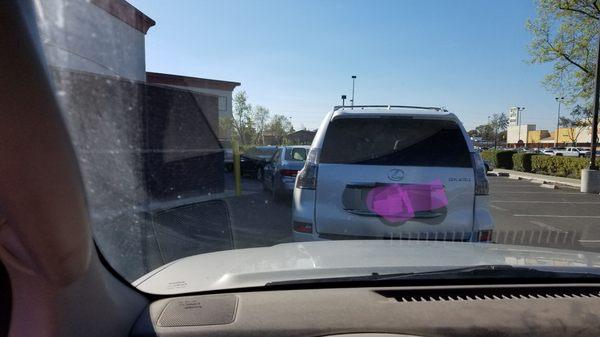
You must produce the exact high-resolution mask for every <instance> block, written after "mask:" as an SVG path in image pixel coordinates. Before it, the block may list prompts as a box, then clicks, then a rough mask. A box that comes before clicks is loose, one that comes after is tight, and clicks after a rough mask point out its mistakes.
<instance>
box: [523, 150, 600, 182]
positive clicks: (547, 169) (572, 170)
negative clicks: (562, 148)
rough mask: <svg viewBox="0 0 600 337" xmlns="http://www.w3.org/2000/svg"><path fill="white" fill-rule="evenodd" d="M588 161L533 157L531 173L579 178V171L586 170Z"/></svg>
mask: <svg viewBox="0 0 600 337" xmlns="http://www.w3.org/2000/svg"><path fill="white" fill-rule="evenodd" d="M588 165H589V159H587V158H573V157H560V156H558V157H557V156H544V155H535V156H532V157H531V172H534V173H540V174H548V175H552V176H557V177H567V178H581V170H582V169H584V168H587V167H588Z"/></svg>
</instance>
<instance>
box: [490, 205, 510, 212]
mask: <svg viewBox="0 0 600 337" xmlns="http://www.w3.org/2000/svg"><path fill="white" fill-rule="evenodd" d="M490 207H491V208H495V209H497V210H499V211H508V210H507V209H505V208H502V207H498V206H496V205H490Z"/></svg>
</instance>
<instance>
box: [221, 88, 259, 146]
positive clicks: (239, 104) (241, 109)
mask: <svg viewBox="0 0 600 337" xmlns="http://www.w3.org/2000/svg"><path fill="white" fill-rule="evenodd" d="M252 117H253V116H252V105H251V104H250V103H248V96H247V95H246V92H245V91H240V92H237V93H236V94H235V95H234V96H233V118H231V120H230V121H229V122H230V123H231V130H232V135H231V136H232V137H233V138H234V139H235V140H237V141H238V142H239V143H240V144H241V145H248V144H250V143H251V142H252V140H253V138H254V133H255V130H254V121H253V118H252ZM226 123H227V122H224V124H226Z"/></svg>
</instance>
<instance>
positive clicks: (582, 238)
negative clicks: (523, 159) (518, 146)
mask: <svg viewBox="0 0 600 337" xmlns="http://www.w3.org/2000/svg"><path fill="white" fill-rule="evenodd" d="M488 179H489V181H490V210H491V212H492V215H493V217H494V221H495V223H496V232H497V233H496V237H499V236H501V235H502V236H504V238H506V236H507V234H508V233H511V234H510V236H511V237H512V238H513V241H515V239H514V238H515V237H517V235H518V236H519V237H520V240H516V241H517V242H515V243H518V244H526V245H533V246H548V247H558V248H567V249H581V250H591V251H600V196H599V195H595V194H585V193H581V192H579V190H577V189H573V188H569V187H561V188H559V189H547V188H543V187H540V184H535V183H532V182H529V181H527V180H513V179H509V178H507V177H493V176H491V177H488ZM501 233H503V234H501ZM535 233H537V234H535ZM523 237H524V238H523ZM502 243H512V242H510V240H508V241H506V242H502Z"/></svg>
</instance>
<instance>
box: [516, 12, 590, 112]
mask: <svg viewBox="0 0 600 337" xmlns="http://www.w3.org/2000/svg"><path fill="white" fill-rule="evenodd" d="M527 29H528V30H529V31H530V32H531V33H532V34H533V39H532V41H531V43H530V45H529V53H530V55H531V59H530V61H531V62H532V63H538V64H543V63H553V64H554V68H553V71H552V73H550V74H548V75H546V78H545V79H544V85H545V86H546V88H548V89H549V90H550V91H552V92H554V93H557V94H560V95H561V96H565V97H567V100H568V101H570V102H575V101H577V100H579V99H581V100H583V101H585V102H588V103H589V102H590V101H591V98H592V93H593V87H594V85H593V83H594V68H595V56H596V55H597V54H596V53H597V46H598V42H597V41H598V40H597V39H598V38H599V33H598V32H599V31H600V1H599V0H538V5H537V17H536V18H535V19H534V20H529V21H528V22H527ZM590 105H591V104H590Z"/></svg>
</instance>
